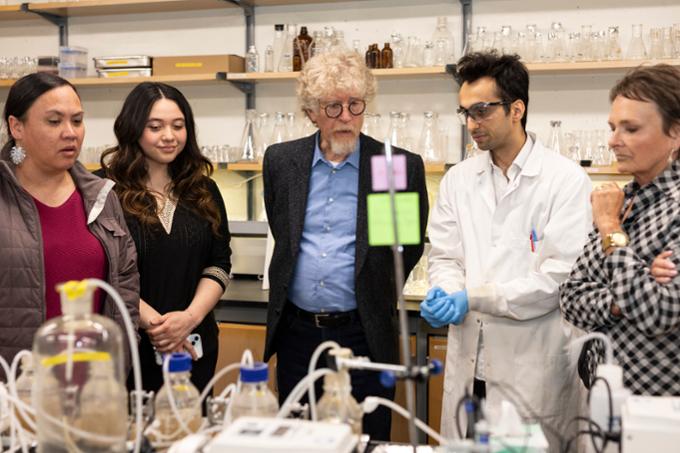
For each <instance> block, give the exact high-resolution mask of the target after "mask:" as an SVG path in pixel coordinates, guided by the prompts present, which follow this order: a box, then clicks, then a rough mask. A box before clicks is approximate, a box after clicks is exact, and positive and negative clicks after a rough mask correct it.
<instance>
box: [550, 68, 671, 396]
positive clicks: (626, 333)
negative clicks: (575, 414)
mask: <svg viewBox="0 0 680 453" xmlns="http://www.w3.org/2000/svg"><path fill="white" fill-rule="evenodd" d="M610 101H611V103H612V105H611V112H610V114H609V126H610V128H611V130H612V135H611V138H610V139H609V145H610V147H611V148H612V149H613V151H614V153H615V154H616V160H617V163H618V168H619V170H620V171H621V172H625V173H631V174H632V175H633V178H634V180H633V182H631V183H630V184H628V185H626V186H625V187H624V188H623V190H621V189H620V188H619V187H618V186H617V185H616V184H613V183H611V184H606V185H604V186H602V187H600V188H598V189H596V190H595V191H594V192H593V193H592V196H591V203H592V209H593V222H594V224H595V229H594V230H593V231H592V232H591V233H590V237H589V240H588V243H587V244H586V246H585V248H584V250H583V253H582V254H581V256H580V257H579V259H578V260H577V261H576V264H575V265H574V268H573V270H572V272H571V275H570V276H569V279H567V281H565V282H564V283H562V285H561V287H560V305H561V309H562V312H563V313H564V317H565V318H566V320H567V321H569V322H570V323H572V324H574V325H575V326H577V327H580V328H582V329H585V330H587V331H600V332H603V333H605V334H607V335H608V336H609V337H610V338H611V340H612V344H613V347H614V357H615V359H616V361H618V363H619V364H620V365H621V366H622V367H623V378H624V385H625V386H626V387H628V388H629V389H630V390H631V391H632V392H633V394H638V395H680V278H676V277H675V275H676V274H675V266H674V264H673V262H674V261H676V260H678V259H680V161H678V160H677V158H678V150H679V149H680V69H678V68H674V67H671V66H668V65H656V66H651V67H639V68H637V69H634V70H633V71H632V72H630V73H629V74H628V75H626V76H625V77H624V78H623V79H622V80H621V81H619V82H618V83H617V84H616V86H614V88H612V90H611V92H610ZM659 256H660V258H658V259H657V260H656V261H654V260H655V258H656V257H659ZM652 262H655V266H654V273H652V272H650V265H651V264H652ZM597 349H598V348H595V347H593V345H591V347H590V348H588V349H586V354H585V355H584V356H583V357H584V358H585V360H583V361H581V362H582V363H580V364H579V365H580V366H579V372H580V373H581V377H582V378H583V379H584V383H586V385H587V386H589V384H590V381H591V378H592V376H593V374H594V373H593V371H594V367H595V365H596V360H599V359H600V357H601V354H599V352H600V351H598V350H597Z"/></svg>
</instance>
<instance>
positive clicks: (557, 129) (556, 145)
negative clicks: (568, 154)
mask: <svg viewBox="0 0 680 453" xmlns="http://www.w3.org/2000/svg"><path fill="white" fill-rule="evenodd" d="M548 148H550V149H552V150H553V151H555V152H556V153H558V154H562V153H563V150H562V148H563V144H562V121H551V122H550V140H549V141H548Z"/></svg>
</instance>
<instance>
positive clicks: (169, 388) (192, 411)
mask: <svg viewBox="0 0 680 453" xmlns="http://www.w3.org/2000/svg"><path fill="white" fill-rule="evenodd" d="M168 360H169V363H168V380H167V381H166V382H165V383H164V384H163V386H162V387H161V388H160V390H159V391H158V394H157V395H156V400H155V402H154V409H155V414H156V415H155V417H156V419H155V421H154V427H155V428H156V430H157V431H158V433H159V434H160V435H161V436H162V440H163V441H169V442H173V441H176V440H179V439H181V438H184V437H186V436H187V435H189V434H191V433H195V432H197V431H198V430H199V428H200V427H201V423H202V418H201V404H200V400H199V398H200V396H199V394H198V390H197V389H196V387H195V386H194V384H193V383H192V382H191V379H190V378H191V356H190V355H189V354H187V353H186V352H174V353H172V354H171V355H170V358H169V359H168ZM170 393H171V394H172V397H173V400H174V403H175V404H174V406H175V409H176V410H173V408H172V406H171V405H170V399H169V395H170ZM180 421H181V422H182V423H180Z"/></svg>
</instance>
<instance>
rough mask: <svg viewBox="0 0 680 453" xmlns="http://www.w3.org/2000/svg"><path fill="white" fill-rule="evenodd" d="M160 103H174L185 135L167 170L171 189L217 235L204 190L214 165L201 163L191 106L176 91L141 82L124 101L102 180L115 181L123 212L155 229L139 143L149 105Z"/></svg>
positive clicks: (153, 206)
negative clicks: (206, 221)
mask: <svg viewBox="0 0 680 453" xmlns="http://www.w3.org/2000/svg"><path fill="white" fill-rule="evenodd" d="M160 99H168V100H171V101H173V102H175V103H176V104H177V106H178V107H179V109H180V111H181V112H182V115H184V124H185V127H186V131H187V141H186V144H185V145H184V149H183V150H182V152H181V153H179V154H178V155H177V157H176V158H175V160H174V161H172V162H171V163H170V165H168V171H169V173H170V179H171V180H172V182H171V186H170V190H171V192H172V194H173V195H174V196H176V197H177V198H178V199H179V201H180V202H181V203H183V204H184V206H186V207H187V208H188V209H190V210H192V211H194V212H195V213H196V214H198V215H199V216H201V217H203V218H205V219H206V220H208V221H209V222H210V225H211V227H212V230H213V232H214V233H215V234H218V228H219V224H220V212H219V210H218V208H217V206H216V205H215V203H214V201H213V198H212V196H211V194H210V190H209V188H208V183H209V177H210V175H212V173H213V166H212V164H211V163H210V161H209V160H208V159H206V158H205V157H204V156H203V155H202V154H201V151H200V149H199V147H198V142H197V141H196V127H195V124H194V114H193V112H192V111H191V106H190V105H189V102H188V101H187V100H186V98H185V97H184V95H183V94H182V93H181V92H180V91H179V90H178V89H177V88H175V87H173V86H170V85H167V84H165V83H156V82H143V83H140V84H139V85H137V86H136V87H135V88H134V89H133V90H132V91H131V92H130V94H129V95H128V96H127V98H126V99H125V102H124V103H123V108H122V110H121V111H120V114H118V117H117V118H116V121H115V123H114V125H113V131H114V133H115V134H116V139H117V140H118V145H117V146H115V147H113V148H110V149H108V150H106V151H105V152H104V153H103V154H102V157H101V165H102V168H103V169H104V170H105V172H106V176H107V177H109V178H111V179H112V180H114V181H115V182H116V186H115V190H116V192H117V193H118V196H119V198H120V202H121V205H122V206H123V210H124V211H125V213H126V214H127V215H130V216H132V217H135V218H136V219H138V220H139V221H140V222H141V223H142V224H143V225H147V226H150V225H158V224H159V220H158V205H157V203H156V199H155V198H154V196H153V194H152V193H151V192H150V191H149V189H147V188H146V179H147V176H148V167H147V164H146V159H145V157H144V152H143V151H142V148H141V147H140V146H139V139H140V138H141V137H142V134H143V133H144V129H145V127H146V122H147V120H148V119H149V115H150V113H151V109H152V107H153V105H154V104H155V103H156V102H157V101H158V100H160Z"/></svg>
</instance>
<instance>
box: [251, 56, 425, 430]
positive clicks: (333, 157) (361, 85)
mask: <svg viewBox="0 0 680 453" xmlns="http://www.w3.org/2000/svg"><path fill="white" fill-rule="evenodd" d="M375 92H376V82H375V79H374V77H373V74H372V73H371V72H370V70H369V69H368V68H367V67H366V65H365V63H364V62H363V60H362V59H361V57H360V56H359V55H357V54H356V53H354V52H347V51H337V52H331V53H326V54H322V55H317V56H315V57H313V58H311V59H310V60H309V61H308V62H307V63H306V65H305V66H304V68H303V70H302V72H301V73H300V76H299V78H298V82H297V96H298V100H299V102H300V104H301V108H302V111H303V112H304V113H305V114H306V115H307V116H308V117H309V119H310V120H311V121H312V123H314V124H315V125H316V126H317V127H318V129H319V130H318V131H317V132H316V133H314V134H313V135H311V136H309V137H305V138H301V139H299V140H293V141H290V142H286V143H281V144H277V145H272V146H270V147H269V148H268V149H267V151H266V153H265V158H264V166H263V179H264V199H265V207H266V210H267V215H268V218H269V226H270V228H271V231H272V234H273V236H274V239H275V241H276V245H275V247H274V253H273V257H272V260H271V265H270V268H269V281H270V293H269V308H268V313H267V343H266V350H265V360H269V359H270V358H271V356H272V355H273V354H276V355H277V381H278V390H279V401H281V402H283V401H284V399H285V398H286V397H287V396H288V394H289V393H290V391H291V390H292V389H293V387H294V386H295V384H296V383H297V382H298V381H299V380H300V379H302V378H303V377H304V376H305V375H306V374H307V367H308V364H309V360H310V357H311V355H312V353H313V351H314V350H315V349H316V347H317V346H318V345H319V344H321V343H322V342H323V341H327V340H333V341H336V342H337V343H339V344H340V345H341V346H343V347H348V348H351V349H352V351H353V352H354V354H355V355H358V356H368V357H370V358H371V359H372V360H374V361H379V362H391V363H394V362H397V361H398V347H397V338H398V330H397V322H396V300H397V295H396V294H395V288H394V273H393V268H394V266H393V262H392V254H391V252H390V249H389V248H388V247H371V248H369V246H368V222H367V212H366V196H367V195H368V193H369V192H370V190H371V167H370V164H371V157H372V156H374V155H378V154H381V153H382V152H383V144H382V143H380V142H378V141H376V140H374V139H373V138H371V137H368V136H366V135H363V134H361V126H362V124H363V121H364V111H365V110H366V104H367V103H368V102H369V101H370V100H371V99H372V98H373V97H374V95H375ZM394 152H395V153H397V154H403V155H405V156H406V168H407V189H406V190H407V191H410V192H417V193H418V194H419V202H420V232H421V239H422V236H423V235H424V231H425V222H426V221H427V213H428V202H427V191H426V188H425V172H424V167H423V161H422V159H421V158H420V157H419V156H418V155H416V154H413V153H410V152H408V151H405V150H402V149H396V148H395V149H394ZM422 252H423V245H422V240H421V244H419V245H412V246H405V247H404V273H405V275H408V274H409V272H410V271H411V269H412V268H413V267H414V266H415V264H416V263H417V262H418V259H419V258H420V256H421V254H422ZM322 362H323V361H322ZM351 385H352V394H353V395H354V397H355V398H356V399H357V401H359V402H361V401H362V400H363V399H364V398H365V397H366V396H368V395H377V396H382V397H387V398H390V399H392V398H394V390H392V389H385V388H383V387H382V386H381V385H380V383H379V380H378V374H377V373H374V372H352V382H351ZM390 420H391V419H390V414H389V412H388V411H386V410H378V411H376V412H374V413H373V414H371V415H367V416H366V417H364V420H363V431H364V432H365V433H368V434H370V435H371V437H372V438H374V439H380V440H388V439H389V435H390Z"/></svg>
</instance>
